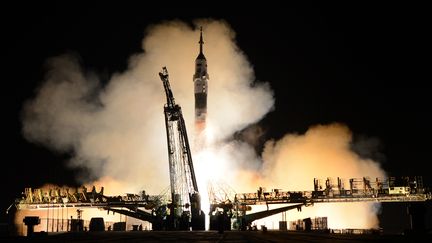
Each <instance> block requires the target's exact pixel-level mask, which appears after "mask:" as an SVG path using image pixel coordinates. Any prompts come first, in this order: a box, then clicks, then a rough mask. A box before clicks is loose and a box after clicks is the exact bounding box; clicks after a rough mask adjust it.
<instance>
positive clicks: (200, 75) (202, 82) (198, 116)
mask: <svg viewBox="0 0 432 243" xmlns="http://www.w3.org/2000/svg"><path fill="white" fill-rule="evenodd" d="M199 44H200V53H199V54H198V57H197V58H196V60H195V74H194V75H193V82H194V91H195V92H194V93H195V127H196V131H197V134H198V136H200V135H201V133H202V132H203V131H204V129H205V123H206V117H207V94H208V80H209V75H208V73H207V60H206V58H205V56H204V54H203V44H204V41H203V38H202V28H201V35H200V41H199Z"/></svg>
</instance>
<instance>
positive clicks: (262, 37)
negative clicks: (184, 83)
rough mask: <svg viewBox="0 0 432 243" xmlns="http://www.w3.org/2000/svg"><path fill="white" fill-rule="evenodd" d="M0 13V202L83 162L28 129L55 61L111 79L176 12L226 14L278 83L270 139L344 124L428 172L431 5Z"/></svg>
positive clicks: (406, 168)
mask: <svg viewBox="0 0 432 243" xmlns="http://www.w3.org/2000/svg"><path fill="white" fill-rule="evenodd" d="M2 12H3V13H2V15H1V26H2V27H1V30H0V31H1V32H2V34H1V36H2V37H1V39H2V49H3V50H2V55H1V57H2V63H3V65H2V72H3V75H2V87H3V95H2V96H1V97H2V104H3V105H2V107H3V109H4V110H6V112H5V114H4V115H3V116H2V125H3V126H2V127H3V131H5V132H4V133H5V134H6V137H5V138H4V139H3V144H4V147H3V148H4V149H3V151H5V152H6V156H3V161H2V165H3V168H4V169H3V174H4V176H3V177H2V185H3V187H6V188H7V189H6V190H3V195H2V202H1V206H2V208H5V207H7V206H8V205H9V204H10V203H12V201H13V199H14V198H15V197H17V196H19V193H20V192H22V191H23V190H24V187H27V186H32V187H37V186H41V185H42V184H44V183H47V182H51V183H56V184H72V183H74V175H75V174H76V172H77V170H72V169H69V168H67V167H66V166H65V165H66V161H67V159H68V155H67V154H58V153H55V152H52V151H50V150H47V149H45V148H44V147H42V146H38V145H34V144H30V143H28V142H26V141H25V140H24V138H23V137H22V135H21V122H20V112H21V109H22V105H23V102H25V100H27V99H29V98H31V97H32V96H33V95H34V90H35V88H36V87H37V86H38V85H39V84H40V83H41V82H42V80H43V76H44V72H45V70H44V62H45V61H46V60H47V58H49V57H53V56H56V55H60V54H63V53H65V52H74V53H76V54H78V55H80V56H81V58H82V63H83V65H84V67H85V68H87V69H89V70H93V71H96V72H97V73H100V74H101V75H102V76H104V75H105V76H106V77H108V76H109V75H110V74H112V73H113V72H118V71H122V70H124V69H125V68H126V65H127V60H128V57H129V56H130V55H131V54H133V53H136V52H140V51H141V50H140V48H141V40H142V38H143V37H144V33H145V28H146V26H148V25H149V24H156V23H159V22H160V21H163V20H172V19H179V20H184V21H191V20H192V19H195V18H201V17H205V18H215V19H225V20H226V21H227V22H228V23H229V24H230V25H231V27H232V28H233V30H234V31H235V32H236V33H237V43H238V46H239V47H240V49H241V50H242V51H243V52H244V53H245V54H246V56H247V57H248V59H249V61H250V63H251V64H252V65H253V67H254V70H255V73H256V78H257V80H262V81H268V82H270V84H271V87H272V89H273V90H274V92H275V97H276V105H275V109H274V111H272V112H271V113H270V114H269V115H268V116H266V117H265V118H264V120H262V121H261V122H260V125H261V126H262V127H264V128H265V130H266V134H265V138H264V140H267V139H271V138H275V139H278V138H280V137H281V136H283V135H284V134H286V133H290V132H297V133H303V132H305V131H306V130H307V128H308V127H309V126H311V125H315V124H327V123H330V122H341V123H344V124H346V125H347V126H348V127H349V128H350V129H351V130H352V131H353V133H354V139H355V141H367V142H368V143H367V144H372V143H373V144H375V145H374V146H373V147H372V148H371V149H370V150H369V151H371V152H370V153H368V154H362V155H364V156H370V157H372V158H374V159H377V160H380V161H381V162H382V163H383V168H384V169H385V170H386V171H387V172H388V173H389V174H390V175H423V176H430V172H427V170H426V168H427V167H426V166H427V163H429V162H430V156H429V153H430V144H431V143H430V138H431V128H430V124H431V118H428V117H429V116H430V115H431V114H430V108H429V106H430V105H428V104H429V103H430V102H428V100H429V97H430V89H428V88H427V86H426V84H427V82H428V81H429V80H431V78H430V74H429V69H430V68H429V64H428V63H430V61H429V56H430V54H431V53H430V43H432V42H431V38H430V37H429V34H430V33H429V32H430V22H431V21H430V15H429V14H427V13H426V10H425V7H424V6H423V7H421V6H418V7H416V8H414V7H407V6H391V7H390V6H385V7H384V6H383V7H378V6H368V7H358V6H356V7H351V6H350V7H348V6H346V7H344V8H334V7H331V8H302V9H287V8H284V7H282V6H279V5H274V6H267V7H261V8H260V9H259V10H258V9H257V10H246V9H240V8H236V9H230V8H225V9H223V10H220V11H219V10H216V9H214V8H210V7H205V8H200V9H197V8H186V7H184V8H180V9H174V8H170V7H169V5H168V4H162V5H161V6H160V7H154V6H150V5H145V4H141V5H134V4H129V5H128V6H118V5H117V4H111V5H106V4H105V3H103V4H102V3H100V5H97V4H92V5H89V4H87V3H86V4H76V5H75V3H70V4H57V5H40V4H37V5H36V4H31V5H24V4H22V5H18V4H17V5H14V6H3V7H2ZM193 61H194V60H191V62H193ZM209 68H210V67H209ZM191 72H192V71H191ZM191 75H192V74H191ZM428 77H429V78H428ZM357 144H359V143H357ZM360 144H361V143H360ZM426 182H430V178H429V179H428V178H426ZM2 210H3V209H2Z"/></svg>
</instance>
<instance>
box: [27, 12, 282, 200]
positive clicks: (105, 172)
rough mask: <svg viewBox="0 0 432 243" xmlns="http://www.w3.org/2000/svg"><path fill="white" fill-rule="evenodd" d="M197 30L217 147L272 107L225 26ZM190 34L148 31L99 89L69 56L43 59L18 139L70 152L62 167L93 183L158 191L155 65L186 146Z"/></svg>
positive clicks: (177, 27)
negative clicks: (183, 126) (178, 113)
mask: <svg viewBox="0 0 432 243" xmlns="http://www.w3.org/2000/svg"><path fill="white" fill-rule="evenodd" d="M200 25H202V26H204V32H205V33H206V40H207V44H206V55H207V57H208V59H209V67H210V68H209V69H210V71H211V81H210V84H209V86H210V87H209V89H210V95H209V105H208V109H209V110H211V111H212V113H211V114H209V116H208V120H209V122H208V126H209V127H211V130H212V134H213V135H214V136H212V137H213V139H215V140H218V141H221V140H224V139H226V138H228V137H229V136H230V135H232V134H233V133H234V132H235V131H237V130H240V129H243V128H244V127H246V126H247V125H249V124H252V123H255V122H257V121H259V120H260V119H261V118H262V117H263V116H264V115H265V114H266V113H267V111H268V110H269V109H270V108H271V107H272V106H273V103H274V101H273V97H272V92H271V91H270V87H269V85H268V84H267V83H254V79H255V77H254V74H253V70H252V67H251V65H250V64H249V63H248V61H247V60H246V57H245V56H244V55H243V53H242V52H241V51H240V50H239V49H238V47H237V46H236V44H235V39H234V38H235V34H234V32H233V31H232V30H231V29H230V27H229V26H228V24H227V23H225V22H223V21H214V20H200V21H197V25H196V26H200ZM198 36H199V31H198V29H197V28H195V29H192V28H191V27H190V26H189V25H187V24H185V23H183V22H178V21H173V22H166V23H163V24H159V25H154V26H151V27H149V28H148V29H147V35H146V37H145V38H144V40H143V42H142V48H143V53H140V54H136V55H134V56H132V57H131V58H130V60H129V67H128V69H127V70H126V71H125V72H123V73H115V74H114V75H112V78H111V79H110V80H109V82H108V83H107V84H106V85H104V86H103V85H102V84H101V82H100V80H99V79H98V77H97V75H95V74H93V73H91V72H89V71H87V70H85V69H84V68H83V67H82V66H81V65H80V63H79V61H78V58H77V57H76V56H73V55H62V56H59V57H54V58H52V59H50V60H49V61H48V62H47V69H48V71H47V74H46V77H45V80H44V82H43V83H42V85H41V86H40V87H39V88H38V90H37V92H36V97H34V98H33V99H31V100H29V101H28V102H27V103H26V104H25V105H24V109H23V134H24V136H25V137H26V139H27V140H29V141H31V142H34V143H41V144H44V145H46V146H48V147H50V148H52V149H54V150H58V151H61V152H69V153H71V154H73V158H72V159H71V161H70V165H71V166H75V167H84V168H88V169H89V170H90V171H91V173H92V176H94V177H96V178H101V177H104V178H106V177H110V178H113V179H115V180H119V181H122V182H123V183H122V184H124V183H126V185H128V187H130V188H131V189H135V190H138V189H141V188H149V191H151V192H153V193H158V192H160V191H162V190H163V188H165V187H167V186H168V183H169V175H168V163H167V148H166V135H165V126H164V118H163V105H164V103H165V97H164V95H165V94H164V92H163V86H162V84H161V81H160V80H159V77H158V75H157V74H158V72H159V71H160V69H161V67H162V66H167V67H168V70H169V73H170V77H171V85H172V90H173V92H174V95H175V98H176V102H177V103H179V104H180V105H181V106H182V108H183V112H184V115H185V120H186V122H187V127H188V128H189V136H190V140H191V141H193V137H192V136H193V132H192V131H193V129H192V130H191V128H192V127H193V117H194V116H193V105H192V104H193V97H194V95H193V82H192V74H193V70H194V59H195V56H196V54H197V53H198V45H197V40H198ZM227 118H229V119H227ZM81 180H82V182H87V181H86V180H88V178H81ZM161 182H162V183H161ZM164 182H165V183H164ZM124 189H125V188H123V190H122V191H124ZM131 189H128V190H131ZM122 191H119V193H121V192H122Z"/></svg>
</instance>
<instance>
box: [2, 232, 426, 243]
mask: <svg viewBox="0 0 432 243" xmlns="http://www.w3.org/2000/svg"><path fill="white" fill-rule="evenodd" d="M3 240H5V241H3ZM0 241H2V242H128V243H133V242H176V243H180V242H232V243H234V242H236V243H237V242H350V243H356V242H432V235H431V234H424V235H371V234H369V235H348V234H326V233H305V232H291V231H267V232H263V231H254V232H252V231H226V232H224V233H218V232H217V231H195V232H189V231H176V232H172V231H171V232H166V231H165V232H155V231H135V232H134V231H129V232H80V233H62V234H53V235H48V236H44V235H36V236H34V237H33V238H32V239H28V238H25V237H19V238H6V239H5V238H3V239H2V238H0Z"/></svg>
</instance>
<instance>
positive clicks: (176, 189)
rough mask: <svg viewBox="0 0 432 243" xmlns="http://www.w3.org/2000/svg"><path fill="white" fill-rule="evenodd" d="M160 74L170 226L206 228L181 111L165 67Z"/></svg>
mask: <svg viewBox="0 0 432 243" xmlns="http://www.w3.org/2000/svg"><path fill="white" fill-rule="evenodd" d="M159 76H160V78H161V80H162V83H163V86H164V89H165V94H166V99H167V103H166V104H165V106H164V114H165V126H166V132H167V144H168V159H169V173H170V186H171V204H170V205H169V208H170V214H169V218H168V222H167V223H168V225H167V226H168V228H169V229H173V230H176V229H180V230H187V229H189V228H190V227H192V229H193V230H204V229H205V216H204V213H203V212H202V211H201V199H200V195H199V192H198V185H197V181H196V177H195V172H194V167H193V162H192V155H191V151H190V147H189V140H188V136H187V132H186V125H185V122H184V119H183V114H182V110H181V107H180V106H179V105H178V104H176V103H175V101H174V96H173V93H172V91H171V87H170V83H169V78H168V70H167V69H166V67H163V68H162V72H160V73H159Z"/></svg>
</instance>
